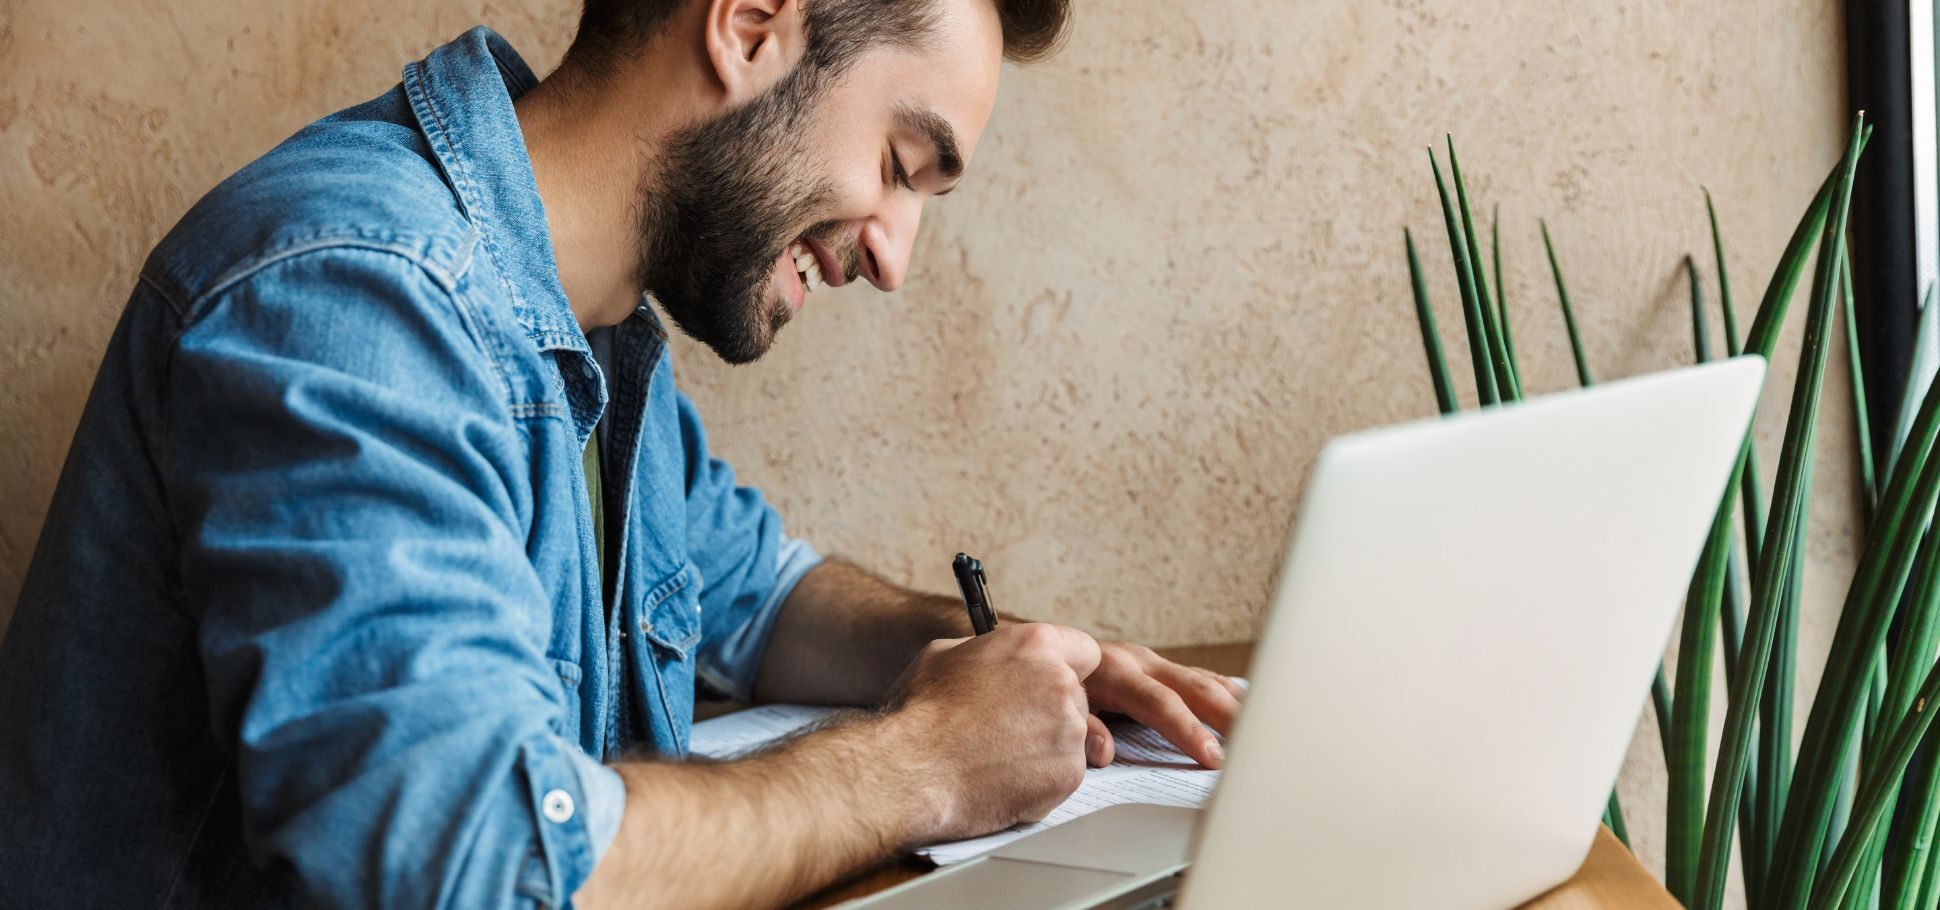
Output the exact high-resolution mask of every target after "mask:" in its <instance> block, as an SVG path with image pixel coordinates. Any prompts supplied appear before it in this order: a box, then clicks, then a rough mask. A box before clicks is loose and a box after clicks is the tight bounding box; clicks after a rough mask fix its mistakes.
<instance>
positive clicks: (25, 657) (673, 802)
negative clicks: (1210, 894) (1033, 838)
mask: <svg viewBox="0 0 1940 910" xmlns="http://www.w3.org/2000/svg"><path fill="white" fill-rule="evenodd" d="M1066 17H1067V10H1066V4H1065V2H1064V0H587V3H586V5H585V9H584V13H583V16H582V20H581V23H580V30H579V33H578V36H577V37H576V38H575V40H574V42H573V44H572V47H571V49H570V51H569V52H568V53H567V55H566V58H565V61H564V62H563V63H562V64H561V65H560V67H559V69H558V70H557V71H556V72H554V73H553V74H552V75H551V76H549V77H547V78H546V79H545V80H544V81H539V80H536V79H535V78H534V77H533V74H532V73H531V71H530V70H529V69H528V68H527V67H526V65H525V64H524V63H523V62H522V61H521V60H520V58H519V56H518V55H517V54H516V53H515V52H514V51H513V50H512V48H511V47H510V46H509V45H507V44H506V43H505V42H504V41H503V40H502V39H500V38H499V37H498V36H496V35H494V34H493V33H491V32H490V31H487V30H484V29H477V30H474V31H472V32H469V33H467V34H465V35H463V36H462V37H460V38H458V39H457V40H456V41H453V42H452V43H450V44H447V45H445V46H443V47H440V48H438V49H437V50H436V51H434V52H432V53H431V55H430V56H428V57H426V58H425V59H423V60H421V61H418V62H415V63H412V64H410V65H409V66H407V67H406V68H405V70H404V76H403V81H402V82H401V83H400V84H399V85H398V86H397V87H395V88H394V89H392V90H391V91H389V92H387V93H385V94H384V95H382V96H380V97H378V98H376V99H374V100H372V101H369V102H367V103H365V104H361V105H358V106H356V107H353V108H350V109H348V110H345V111H342V112H340V113H337V114H333V115H331V116H329V117H326V118H324V119H322V120H320V121H317V122H316V123H315V124H312V125H311V126H309V127H308V128H306V129H304V130H303V131H301V132H299V133H298V134H296V135H295V136H294V137H292V138H290V139H289V140H288V141H286V142H284V143H283V144H282V145H280V146H278V147H277V148H276V149H274V150H272V151H271V152H269V153H268V154H267V155H265V156H263V157H262V158H261V159H258V160H257V161H255V162H254V163H252V164H250V165H249V166H247V167H245V168H244V169H243V170H242V171H240V172H239V173H237V174H236V175H234V176H233V177H231V178H229V179H228V180H226V181H224V182H223V183H222V184H221V185H220V186H218V187H217V188H216V189H215V190H213V191H212V192H210V193H209V195H208V196H206V197H205V198H203V199H202V200H201V201H200V202H199V203H198V204H197V205H196V206H195V207H194V208H193V209H192V210H191V211H190V212H189V213H188V214H187V215H186V216H185V217H184V218H183V219H182V221H181V222H180V224H178V225H177V226H176V227H175V228H174V229H173V230H172V231H171V232H170V233H169V235H168V236H167V237H166V238H165V239H164V240H163V241H162V242H161V244H160V245H159V246H158V247H156V249H155V250H154V252H153V253H152V254H151V255H150V257H149V258H148V260H147V263H146V265H145V266H144V268H143V269H142V272H141V276H140V279H139V282H138V285H137V287H136V289H135V291H134V293H133V295H132V298H131V299H130V301H129V303H128V305H127V308H126V311H125V313H124V315H123V317H122V320H121V322H120V324H119V326H118V328H117V330H116V332H115V334H114V337H113V339H112V341H111V343H110V345H109V347H108V350H107V353H106V356H105V358H104V360H103V362H102V364H101V368H100V373H99V375H98V377H97V379H96V383H95V386H94V390H93V393H92V395H91V397H90V399H89V401H88V405H87V408H86V410H85V412H84V414H83V417H82V420H81V423H80V426H79V429H78V431H77V432H76V434H75V438H74V442H73V447H72V450H71V452H70V454H69V457H68V462H67V465H66V467H65V470H64V472H63V474H62V477H61V480H60V484H59V487H58V490H57V492H56V494H55V498H54V502H53V506H52V510H51V513H50V514H49V516H48V518H47V522H46V526H45V530H44V532H43V534H42V537H41V540H40V543H39V545H38V548H37V550H36V551H35V555H34V560H33V563H32V566H31V568H30V570H29V573H28V576H27V580H26V584H25V587H24V590H23V591H22V594H21V598H20V603H19V606H18V608H17V610H16V613H15V616H14V620H13V623H12V628H11V629H10V630H9V633H8V636H7V639H6V642H5V645H4V647H3V648H0V729H4V730H5V731H7V733H6V735H5V736H4V737H0V808H4V810H5V813H4V814H5V817H6V822H5V824H4V825H0V866H4V867H5V869H6V872H5V874H4V876H0V878H4V882H0V905H5V906H9V907H11V906H22V907H26V906H54V905H80V906H112V907H155V906H161V907H174V906H194V907H259V906H284V905H291V904H299V903H300V904H317V905H326V906H363V907H382V908H398V907H432V906H438V907H463V908H485V907H514V906H517V907H560V906H565V905H568V904H577V905H579V906H586V907H595V906H617V905H653V906H674V907H714V906H722V907H739V906H759V905H773V904H777V903H781V902H785V901H787V900H789V899H790V898H792V897H795V896H798V895H801V894H803V893H805V892H806V891H808V890H810V889H813V888H815V887H817V886H819V885H822V884H824V883H827V882H829V881H831V880H833V879H835V878H836V877H838V876H840V875H843V874H845V873H848V872H851V871H853V870H857V869H859V868H862V867H864V866H866V865H868V864H870V863H874V862H878V861H880V860H881V859H883V858H884V857H887V856H889V855H892V854H894V853H895V852H897V851H901V850H907V849H909V848H911V847H914V846H917V845H921V844H924V843H927V842H933V841H939V840H945V839H952V838H959V837H965V836H969V835H975V834H980V833H984V832H988V831H992V830H995V829H998V828H1002V827H1004V826H1007V825H1011V824H1014V823H1016V822H1018V821H1021V820H1026V819H1034V818H1038V817H1041V816H1043V815H1044V814H1045V813H1046V812H1047V811H1048V810H1049V809H1050V808H1052V807H1054V806H1055V805H1057V804H1058V803H1059V802H1060V801H1061V800H1063V799H1064V798H1065V796H1066V795H1068V794H1069V793H1070V792H1071V791H1072V790H1073V789H1074V788H1075V786H1076V785H1077V783H1078V782H1079V780H1080V778H1081V777H1082V775H1083V771H1084V768H1085V766H1086V764H1087V763H1089V764H1092V765H1098V764H1102V763H1104V762H1107V761H1109V759H1110V757H1111V752H1112V745H1111V739H1110V737H1109V735H1108V734H1107V732H1106V729H1105V727H1104V726H1103V725H1102V724H1101V723H1100V721H1099V720H1098V717H1097V716H1096V712H1100V711H1119V712H1124V713H1126V714H1129V715H1131V716H1132V717H1134V718H1137V719H1140V720H1143V721H1145V722H1147V723H1150V724H1152V725H1153V726H1155V727H1157V728H1158V730H1159V731H1160V732H1161V733H1163V734H1164V735H1165V736H1167V737H1168V738H1170V739H1171V740H1172V741H1173V742H1174V743H1176V744H1177V745H1178V746H1180V747H1181V748H1182V749H1183V750H1184V751H1185V752H1187V753H1188V754H1190V755H1192V756H1193V757H1194V758H1196V759H1197V760H1199V761H1200V762H1202V763H1204V764H1206V765H1208V766H1212V767H1217V766H1218V765H1219V763H1220V760H1221V755H1220V751H1219V746H1218V742H1217V740H1216V739H1215V738H1214V736H1213V735H1212V733H1211V732H1210V730H1209V729H1208V728H1209V727H1210V728H1211V729H1221V728H1223V727H1224V726H1225V725H1226V724H1227V723H1228V722H1229V721H1230V720H1231V718H1232V716H1233V714H1234V713H1235V711H1236V710H1237V707H1238V703H1237V697H1238V692H1237V690H1236V689H1235V688H1234V687H1233V686H1232V684H1231V682H1230V681H1228V680H1225V679H1224V678H1223V677H1217V676H1215V675H1213V674H1210V673H1206V672H1203V671H1200V670H1196V669H1192V668H1187V667H1181V666H1178V665H1175V664H1172V663H1170V662H1168V661H1165V660H1161V659H1159V658H1157V657H1155V656H1154V655H1153V654H1152V653H1151V652H1150V651H1149V650H1146V649H1143V648H1139V647H1136V646H1132V645H1125V644H1116V643H1104V644H1100V643H1098V642H1096V641H1094V640H1093V639H1092V638H1090V637H1089V636H1087V635H1085V634H1084V633H1082V632H1079V631H1077V630H1074V629H1068V628H1062V627H1058V626H1052V625H1043V624H1031V623H1017V622H1011V623H1006V624H1005V625H1004V626H1003V627H1002V628H1000V629H999V630H998V631H996V632H994V633H992V634H988V635H983V636H978V637H975V638H969V639H968V640H965V636H967V635H968V634H969V624H968V621H967V619H966V616H965V613H964V610H963V608H962V605H961V603H960V602H958V601H957V600H955V599H954V598H950V597H941V596H936V595H929V594H922V593H918V592H915V591H910V590H906V589H903V588H900V587H897V586H895V585H893V584H890V583H888V582H886V581H884V580H882V579H880V578H878V577H876V576H874V575H871V574H869V573H868V572H865V571H863V570H862V569H860V568H857V567H856V566H854V565H851V564H847V563H843V562H839V561H835V560H823V559H821V558H820V557H819V556H818V555H817V554H816V553H815V551H814V550H812V549H811V548H810V547H809V546H808V545H807V544H806V543H804V542H802V541H800V540H797V539H794V538H791V537H789V536H788V535H787V534H786V533H784V531H783V530H782V524H781V520H780V518H779V517H778V516H777V515H776V514H775V512H774V511H773V510H772V509H771V508H769V506H768V505H766V504H765V503H764V502H763V500H762V497H761V495H760V494H759V493H758V492H757V491H755V490H753V489H750V488H747V487H743V486H738V485H737V484H736V482H735V480H734V475H733V473H732V471H731V470H730V469H729V467H728V466H727V465H726V464H724V463H722V462H721V461H719V460H718V459H715V458H713V457H711V456H710V455H709V454H708V448H707V442H706V438H705V435H704V433H703V431H702V424H701V420H700V416H699V414H698V413H697V412H696V411H695V408H694V406H693V405H692V403H691V402H689V401H688V399H687V398H686V397H685V396H683V395H682V394H681V393H680V391H679V390H678V389H677V388H676V386H675V384H674V374H673V368H672V365H671V364H670V363H669V360H668V354H667V336H666V332H665V331H664V329H663V323H662V322H661V318H660V315H658V314H657V313H656V311H655V307H656V306H657V307H658V309H659V312H660V313H664V314H665V316H666V317H667V318H669V319H671V321H672V322H673V324H675V325H677V326H678V327H679V328H680V329H681V330H682V331H684V332H686V333H687V334H689V335H691V336H693V337H694V338H696V339H698V340H699V341H701V342H703V343H704V344H706V346H707V347H709V348H710V349H712V351H713V352H714V353H715V354H717V355H719V356H720V357H722V358H723V359H725V360H728V361H730V362H734V363H745V362H748V361H752V360H755V359H756V358H758V357H760V356H761V354H762V353H763V352H764V351H766V350H767V349H768V348H769V346H770V345H771V344H772V343H773V341H774V338H775V333H776V332H777V331H778V330H780V329H781V327H782V326H783V325H785V324H786V323H787V322H788V321H789V320H790V319H791V318H792V317H793V316H795V315H796V314H798V313H799V312H800V311H801V310H802V308H803V305H804V302H805V301H806V300H807V299H808V298H810V297H812V296H813V295H814V294H815V293H816V292H817V291H818V290H819V289H820V288H822V287H823V286H825V285H826V286H835V285H841V284H844V283H847V282H849V281H852V280H855V279H858V278H860V279H863V280H866V281H868V282H869V283H870V284H872V285H874V286H876V287H877V288H879V289H881V290H884V291H888V290H893V289H894V288H896V286H897V285H898V284H899V283H901V281H902V280H903V276H904V273H905V271H906V269H907V268H908V267H909V258H910V250H911V245H912V242H913V239H914V237H915V234H916V230H917V221H918V218H919V216H920V215H921V213H922V209H923V205H924V204H925V202H926V201H928V200H929V199H930V198H931V197H933V196H940V195H943V194H945V193H948V192H950V191H951V190H952V189H954V188H955V187H956V186H957V183H958V182H959V181H960V180H962V179H963V178H964V175H965V173H966V172H967V170H968V168H969V165H970V162H971V159H972V155H973V153H974V152H975V150H976V146H977V139H978V137H979V135H980V134H981V133H982V132H983V128H984V125H985V122H986V120H987V119H988V118H989V116H990V113H991V108H992V105H993V103H994V100H995V97H996V92H997V80H998V73H999V70H1000V67H1001V64H1002V62H1003V60H1004V59H1005V58H1011V59H1014V60H1029V59H1032V58H1036V57H1039V56H1042V55H1044V54H1046V53H1048V52H1049V51H1050V50H1051V49H1052V48H1053V47H1054V46H1055V45H1056V43H1057V41H1058V38H1059V35H1060V33H1061V31H1062V29H1063V27H1064V24H1065V21H1066ZM837 356H839V355H837ZM858 492H859V491H858ZM941 561H942V558H941V557H940V558H939V565H940V564H941ZM697 688H698V689H705V690H707V691H710V692H713V693H717V694H720V695H724V696H729V697H736V698H743V699H755V700H788V701H801V702H816V703H825V704H843V705H857V706H871V707H873V708H874V710H871V711H867V712H857V713H855V714H853V715H851V716H849V717H848V719H846V720H843V721H841V722H837V723H832V724H829V725H827V726H825V727H823V728H821V729H818V730H816V731H814V732H812V733H809V734H807V735H803V736H799V737H796V738H794V739H791V740H789V741H787V742H786V743H784V744H782V745H780V746H778V747H775V748H772V749H769V750H767V751H764V752H761V753H759V754H756V755H753V756H751V757H747V758H744V759H741V760H737V761H728V762H719V763H699V762H685V761H682V760H681V759H682V758H683V757H684V755H685V752H686V746H687V742H688V735H689V728H690V726H691V723H692V719H693V706H694V699H695V694H696V691H697Z"/></svg>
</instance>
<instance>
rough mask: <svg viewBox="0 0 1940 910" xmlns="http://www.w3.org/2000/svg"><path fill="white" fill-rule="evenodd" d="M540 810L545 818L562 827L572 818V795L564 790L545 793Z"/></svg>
mask: <svg viewBox="0 0 1940 910" xmlns="http://www.w3.org/2000/svg"><path fill="white" fill-rule="evenodd" d="M540 808H541V810H542V811H544V812H545V813H546V818H548V819H551V820H552V821H554V822H556V823H558V824H562V825H563V824H565V823H566V822H567V820H569V819H571V818H572V817H573V795H572V794H571V793H567V792H566V791H564V790H550V791H547V793H546V798H545V799H544V800H543V801H542V802H541V803H540Z"/></svg>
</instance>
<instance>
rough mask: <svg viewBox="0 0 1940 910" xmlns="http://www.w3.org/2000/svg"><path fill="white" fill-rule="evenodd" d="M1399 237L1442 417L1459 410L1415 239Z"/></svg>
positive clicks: (1404, 233) (1403, 232)
mask: <svg viewBox="0 0 1940 910" xmlns="http://www.w3.org/2000/svg"><path fill="white" fill-rule="evenodd" d="M1401 237H1402V240H1403V241H1404V242H1406V243H1407V245H1408V278H1409V280H1410V281H1411V282H1412V283H1413V284H1414V290H1415V321H1416V322H1417V323H1419V324H1420V325H1421V346H1422V348H1423V350H1425V351H1426V352H1427V354H1428V378H1429V379H1430V380H1431V381H1433V382H1434V384H1435V406H1436V407H1438V408H1440V409H1441V412H1442V413H1443V414H1453V413H1455V412H1456V411H1459V410H1461V409H1462V408H1461V405H1459V404H1456V402H1455V382H1454V380H1452V379H1450V378H1449V377H1448V359H1447V358H1446V357H1443V356H1442V338H1441V332H1440V331H1439V330H1437V329H1436V328H1435V310H1434V308H1433V307H1431V306H1429V305H1428V283H1427V281H1426V279H1424V278H1423V277H1422V274H1421V257H1420V256H1419V255H1416V253H1415V235H1414V232H1413V231H1410V230H1408V229H1407V228H1402V229H1401Z"/></svg>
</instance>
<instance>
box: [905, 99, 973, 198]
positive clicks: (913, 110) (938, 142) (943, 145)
mask: <svg viewBox="0 0 1940 910" xmlns="http://www.w3.org/2000/svg"><path fill="white" fill-rule="evenodd" d="M896 124H897V125H898V126H900V127H902V128H903V129H906V130H909V131H910V132H912V133H915V134H917V135H919V136H922V137H924V138H926V139H928V140H929V141H930V145H932V146H934V147H935V149H936V169H937V172H938V173H941V174H942V175H943V176H944V177H945V178H947V179H950V180H956V179H958V178H960V177H962V176H963V156H962V155H961V154H959V153H958V152H957V132H956V130H953V129H951V128H950V124H949V122H948V121H946V120H944V119H943V118H942V117H939V116H937V114H936V112H935V111H932V110H928V109H926V108H919V107H916V106H915V105H913V104H907V103H905V104H900V105H897V106H896ZM950 189H955V187H951V188H950ZM943 192H944V193H947V192H949V190H944V191H943ZM937 195H939V196H941V195H943V193H938V194H937Z"/></svg>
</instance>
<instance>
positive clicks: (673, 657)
mask: <svg viewBox="0 0 1940 910" xmlns="http://www.w3.org/2000/svg"><path fill="white" fill-rule="evenodd" d="M700 604H701V572H700V569H698V568H696V567H695V566H694V564H693V563H691V562H689V563H686V564H684V565H682V566H681V567H680V571H678V572H675V573H674V574H673V575H670V576H668V577H667V579H666V580H664V581H662V582H660V583H659V584H657V585H655V586H653V588H652V589H651V590H649V591H648V592H647V596H646V597H645V598H644V599H643V600H642V601H641V604H640V620H639V630H640V638H641V639H642V640H643V641H644V642H645V645H644V647H642V648H639V649H637V650H636V653H635V659H636V660H637V661H638V665H639V666H642V667H646V668H650V669H651V671H652V673H651V675H652V676H653V679H652V681H651V682H649V683H648V685H647V686H646V687H645V688H646V689H647V693H646V695H647V698H648V700H649V701H651V702H654V703H655V704H654V705H653V706H652V707H653V709H654V710H651V711H649V712H648V713H647V717H648V718H649V719H650V720H651V721H652V723H653V726H654V730H653V732H652V737H653V741H654V745H655V747H656V748H658V749H659V750H660V751H661V752H663V753H666V754H669V755H674V756H682V757H684V756H685V755H686V754H687V733H688V728H689V727H691V726H692V725H693V722H694V652H695V649H696V648H698V647H699V646H700V642H701V616H700V610H701V606H700Z"/></svg>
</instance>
